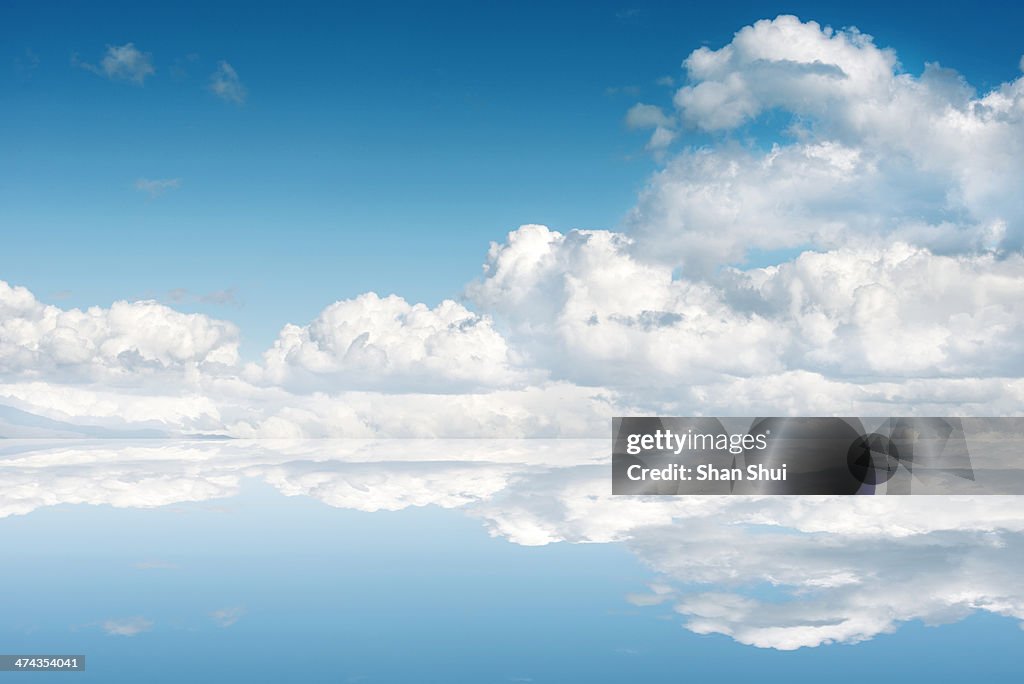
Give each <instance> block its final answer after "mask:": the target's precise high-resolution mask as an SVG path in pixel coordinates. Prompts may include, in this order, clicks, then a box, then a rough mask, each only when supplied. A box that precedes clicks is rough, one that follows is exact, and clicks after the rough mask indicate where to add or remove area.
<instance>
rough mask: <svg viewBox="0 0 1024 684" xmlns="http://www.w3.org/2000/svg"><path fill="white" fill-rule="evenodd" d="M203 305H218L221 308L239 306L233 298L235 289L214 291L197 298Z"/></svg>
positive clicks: (236, 299) (235, 298)
mask: <svg viewBox="0 0 1024 684" xmlns="http://www.w3.org/2000/svg"><path fill="white" fill-rule="evenodd" d="M199 301H201V302H203V303H204V304H220V305H222V306H241V304H240V302H239V301H238V298H237V297H236V296H235V288H233V287H229V288H227V289H225V290H214V291H213V292H207V293H206V294H204V295H201V296H200V297H199Z"/></svg>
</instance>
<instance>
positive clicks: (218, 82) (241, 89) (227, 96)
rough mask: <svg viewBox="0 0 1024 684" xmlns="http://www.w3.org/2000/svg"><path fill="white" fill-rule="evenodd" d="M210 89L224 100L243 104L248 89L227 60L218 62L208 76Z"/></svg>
mask: <svg viewBox="0 0 1024 684" xmlns="http://www.w3.org/2000/svg"><path fill="white" fill-rule="evenodd" d="M210 90H211V91H212V92H213V94H214V95H216V96H217V97H219V98H220V99H222V100H224V101H225V102H234V103H235V104H239V105H240V104H244V103H245V98H246V97H247V96H248V94H249V93H248V91H247V90H246V88H245V86H244V85H243V84H242V80H241V79H240V78H239V77H238V72H237V71H235V68H234V67H233V66H231V65H230V64H228V63H227V62H224V61H222V62H220V63H219V64H218V65H217V70H216V71H214V72H213V74H212V75H211V76H210Z"/></svg>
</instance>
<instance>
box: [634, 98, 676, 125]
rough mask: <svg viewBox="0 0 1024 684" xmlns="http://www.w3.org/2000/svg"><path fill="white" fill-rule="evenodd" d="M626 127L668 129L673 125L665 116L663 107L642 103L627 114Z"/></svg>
mask: <svg viewBox="0 0 1024 684" xmlns="http://www.w3.org/2000/svg"><path fill="white" fill-rule="evenodd" d="M626 125H627V126H629V127H630V128H656V127H658V126H665V127H668V126H671V125H672V119H670V118H669V117H668V116H666V115H665V112H663V111H662V110H661V107H658V106H655V105H650V104H643V103H640V104H635V105H633V106H632V107H630V108H629V111H628V112H626Z"/></svg>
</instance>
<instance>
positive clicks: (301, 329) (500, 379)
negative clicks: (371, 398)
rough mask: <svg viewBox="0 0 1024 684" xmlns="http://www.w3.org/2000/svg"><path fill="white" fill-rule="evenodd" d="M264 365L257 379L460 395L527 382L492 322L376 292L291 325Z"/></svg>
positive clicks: (454, 307) (456, 307) (452, 305)
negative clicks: (465, 390)
mask: <svg viewBox="0 0 1024 684" xmlns="http://www.w3.org/2000/svg"><path fill="white" fill-rule="evenodd" d="M263 361H264V363H263V365H262V366H261V367H252V368H250V371H249V374H250V375H251V376H253V377H254V378H256V379H258V380H263V379H265V380H267V381H269V382H272V383H274V384H281V385H286V386H293V385H294V386H306V387H325V386H333V387H342V388H346V389H367V388H380V387H388V386H394V385H396V384H397V385H400V386H401V388H402V389H404V390H406V391H408V390H411V389H415V388H417V387H418V388H423V387H433V388H435V389H438V390H441V391H453V390H454V389H459V388H465V387H466V386H469V387H481V386H484V387H495V386H498V387H502V386H504V387H507V386H510V385H516V384H522V381H523V380H525V378H526V376H525V375H524V374H523V372H522V371H521V370H520V369H519V368H517V367H516V359H515V355H514V353H513V352H512V351H511V350H510V349H509V347H508V345H507V344H506V342H505V340H504V338H503V337H502V336H501V335H500V334H499V333H498V332H497V331H495V329H494V327H493V325H492V324H491V321H490V319H489V318H488V317H486V316H479V315H477V314H474V313H473V312H471V311H469V310H468V309H466V308H465V307H464V306H462V305H460V304H458V303H456V302H453V301H451V300H446V301H444V302H442V303H441V304H439V305H438V306H437V307H436V308H433V309H430V308H428V307H427V306H425V305H423V304H410V303H408V302H406V301H405V300H404V299H402V298H401V297H398V296H395V295H391V296H388V297H379V296H378V295H376V294H374V293H368V294H363V295H360V296H359V297H356V298H355V299H348V300H343V301H339V302H335V303H334V304H332V305H330V306H328V307H327V308H326V309H324V310H323V311H321V312H320V315H319V316H317V318H316V319H315V320H313V321H312V322H311V323H309V324H308V325H305V326H297V325H288V326H285V328H284V329H283V330H282V331H281V334H280V335H279V337H278V339H277V340H276V341H275V342H274V345H273V347H272V348H271V349H270V350H268V351H267V352H266V353H265V354H264V357H263Z"/></svg>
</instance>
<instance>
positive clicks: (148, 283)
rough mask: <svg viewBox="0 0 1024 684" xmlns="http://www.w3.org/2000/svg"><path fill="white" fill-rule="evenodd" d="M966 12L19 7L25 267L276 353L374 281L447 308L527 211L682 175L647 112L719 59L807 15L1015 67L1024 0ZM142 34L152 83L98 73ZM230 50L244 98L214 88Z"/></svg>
mask: <svg viewBox="0 0 1024 684" xmlns="http://www.w3.org/2000/svg"><path fill="white" fill-rule="evenodd" d="M965 8H976V5H972V4H966V3H960V4H959V5H958V4H956V3H953V4H950V3H938V4H935V5H932V6H930V9H929V11H928V12H921V11H919V10H918V8H917V7H915V6H914V5H913V4H906V5H904V6H902V7H901V6H900V5H899V3H895V4H894V3H891V2H885V3H829V2H825V3H822V2H814V3H764V2H760V3H728V2H727V3H713V4H712V5H704V6H691V5H686V4H680V3H653V4H644V3H636V4H629V3H625V4H622V3H583V4H571V3H560V4H555V5H552V4H551V3H515V5H501V4H493V3H486V4H483V5H481V4H480V3H440V4H439V3H388V4H387V5H376V4H373V5H365V4H354V3H342V4H338V3H288V5H287V6H285V5H282V4H280V3H277V4H274V3H217V4H216V5H215V6H210V4H209V3H189V2H184V3H163V4H153V3H146V4H144V5H140V4H138V3H101V4H99V5H96V4H92V5H89V6H86V5H82V4H81V3H66V2H65V3H61V2H57V3H44V4H40V3H32V2H27V3H22V2H13V3H5V6H4V9H3V10H0V12H2V13H3V14H2V16H3V21H2V22H0V24H2V26H3V28H0V32H2V36H3V41H2V43H3V55H2V58H3V60H4V62H5V63H6V64H5V66H6V68H5V69H4V70H3V73H2V75H0V98H2V99H0V103H2V107H3V109H4V111H5V116H4V119H5V125H4V126H3V130H2V132H0V145H2V147H3V149H4V154H3V159H2V161H0V206H2V208H0V225H2V226H3V233H4V245H3V251H2V253H0V271H2V273H0V277H3V278H4V279H5V280H7V281H8V282H10V283H12V284H19V285H24V286H26V287H28V288H29V289H31V290H32V291H33V292H34V293H36V294H37V295H38V296H39V297H41V298H43V299H44V300H46V301H50V302H55V303H59V304H62V305H65V306H78V307H82V306H90V305H102V306H109V305H110V303H111V302H113V301H115V300H117V299H134V298H154V299H159V300H161V301H164V302H166V303H169V304H173V305H175V306H176V307H178V308H181V309H184V310H195V311H203V312H206V313H209V314H211V315H214V316H216V317H218V318H226V319H230V320H233V321H236V322H238V323H239V324H240V325H241V328H242V337H243V344H244V345H245V349H246V350H247V351H248V352H250V353H258V352H260V351H262V349H263V348H265V347H266V346H267V345H268V344H269V343H270V342H271V341H272V340H273V338H274V337H275V336H276V334H277V332H278V330H279V329H280V328H281V326H283V325H284V324H285V323H289V322H290V323H298V324H303V323H305V322H307V321H308V320H309V319H311V318H312V317H313V316H315V315H316V313H317V312H319V311H320V309H322V308H323V307H324V306H326V305H327V304H329V303H330V302H333V301H335V300H338V299H343V298H347V297H353V296H356V295H358V294H360V293H362V292H366V291H376V292H378V293H380V294H382V295H386V294H390V293H396V294H399V295H401V296H403V297H405V298H406V299H409V300H410V301H422V302H425V303H427V304H429V305H430V306H434V305H436V304H437V303H439V302H440V301H441V300H442V299H444V298H448V297H458V296H459V293H460V291H461V289H462V287H463V286H464V285H465V284H466V283H467V282H468V281H470V280H471V279H473V278H475V277H477V276H478V275H479V272H480V265H481V264H482V262H483V259H484V256H485V253H486V250H487V246H488V243H489V242H490V241H501V240H503V238H504V236H505V235H506V234H507V233H508V232H509V231H510V230H514V229H515V228H517V227H518V226H519V225H521V224H526V223H539V224H544V225H548V226H550V227H551V228H553V229H555V230H561V231H565V230H569V229H572V228H608V229H615V228H617V227H619V226H620V225H621V223H622V221H623V218H624V216H625V215H626V213H627V212H628V211H629V209H630V208H631V207H632V205H633V204H634V203H635V200H636V195H637V192H638V190H639V189H640V188H641V187H642V185H643V184H644V183H645V181H646V179H647V176H648V174H649V173H650V172H651V170H652V169H653V168H654V167H655V166H656V164H655V162H654V161H653V160H652V159H651V158H650V155H649V154H647V153H646V152H645V151H644V149H643V147H644V145H643V142H644V138H643V136H642V134H639V133H637V132H635V131H630V130H628V129H627V128H626V126H625V125H624V117H625V114H626V111H627V110H628V109H629V107H630V106H632V105H633V104H634V103H635V102H637V101H644V102H651V103H654V104H658V105H662V106H664V105H665V104H666V103H668V102H669V100H670V99H671V91H672V88H671V87H667V86H664V85H659V84H658V83H657V81H658V79H659V78H664V77H670V78H673V79H674V80H675V81H676V82H679V81H681V79H682V78H683V73H682V70H681V68H680V64H681V62H682V60H683V59H684V58H685V57H686V55H687V54H688V53H689V52H690V51H691V50H693V49H695V48H696V47H699V46H700V45H704V44H707V45H720V44H723V43H725V42H727V41H728V40H729V38H730V37H731V35H732V33H733V32H734V31H736V30H737V29H738V28H740V27H741V26H743V25H746V24H748V23H751V22H752V21H754V20H757V19H761V18H773V17H775V16H776V15H778V14H784V13H794V14H796V15H798V16H801V17H803V18H805V19H814V20H817V21H819V22H821V23H823V24H831V25H832V26H835V27H837V28H838V27H842V26H849V25H855V26H858V27H861V28H862V29H863V30H865V31H867V32H869V33H871V34H872V35H874V36H875V37H876V39H877V41H878V42H879V44H881V45H886V46H890V45H891V46H895V47H897V48H898V49H899V53H900V59H901V61H902V63H903V65H904V67H905V68H906V69H907V70H908V71H910V72H911V73H917V72H919V71H920V69H921V68H922V66H923V63H924V61H939V62H941V63H942V64H943V65H946V66H951V67H954V68H956V69H957V70H959V71H960V72H961V73H962V74H964V76H965V77H966V78H967V79H968V80H969V81H970V82H971V83H972V84H974V85H975V86H977V87H980V88H984V87H986V86H991V85H994V84H998V83H1001V82H1003V81H1006V80H1009V79H1011V78H1013V77H1014V76H1015V75H1016V73H1017V62H1018V60H1019V58H1020V53H1021V52H1022V51H1024V48H1022V46H1021V44H1020V41H1019V36H1018V35H1017V34H1016V32H1015V31H1014V28H1013V27H1014V26H1016V25H1017V24H1018V22H1019V20H1020V18H1021V17H1020V15H1019V8H1014V7H1013V6H1012V5H1009V4H1004V3H997V4H994V5H992V6H990V7H988V8H987V9H986V11H985V12H978V11H964V10H965ZM128 43H131V44H132V45H134V46H135V48H136V49H137V50H139V51H140V52H142V53H144V54H146V55H147V62H148V63H149V64H150V65H151V68H152V70H153V71H152V73H150V74H148V75H145V76H144V77H143V79H142V81H141V82H135V81H133V80H131V79H126V78H123V77H115V78H107V77H105V76H102V75H97V74H95V73H92V72H91V71H89V70H88V69H86V68H82V67H81V66H77V67H76V66H75V63H79V64H92V65H96V64H98V63H100V61H101V59H102V57H103V55H104V54H105V50H106V49H107V46H121V45H125V44H128ZM222 61H224V62H226V63H228V64H230V65H231V68H232V69H234V70H235V73H236V74H237V77H238V79H239V81H240V83H241V84H242V87H243V88H244V92H245V94H244V97H243V98H242V99H241V101H239V102H234V101H231V100H230V99H229V100H225V99H223V98H218V97H217V96H216V94H215V93H213V92H212V91H211V89H210V87H209V86H210V82H211V75H212V74H213V73H214V72H215V71H216V70H217V67H218V64H219V63H220V62H222ZM697 137H698V135H697V134H696V133H695V132H689V133H687V134H686V135H685V136H684V140H683V141H681V142H683V144H685V141H686V139H687V138H689V139H696V138H697ZM140 180H154V181H160V180H164V181H173V183H174V186H173V187H167V188H166V189H164V190H162V191H161V190H159V189H154V190H152V191H147V190H139V189H136V185H137V183H138V182H139V181H140ZM154 194H158V195H159V196H151V195H154ZM186 291H187V292H186ZM204 297H205V298H206V299H207V301H204V300H203V298H204ZM211 299H212V300H213V301H209V300H211Z"/></svg>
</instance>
